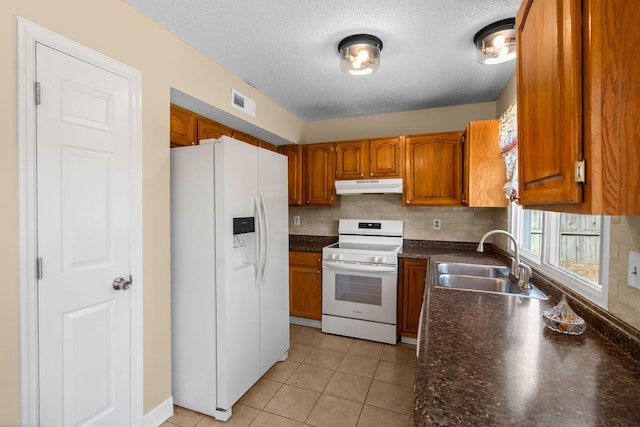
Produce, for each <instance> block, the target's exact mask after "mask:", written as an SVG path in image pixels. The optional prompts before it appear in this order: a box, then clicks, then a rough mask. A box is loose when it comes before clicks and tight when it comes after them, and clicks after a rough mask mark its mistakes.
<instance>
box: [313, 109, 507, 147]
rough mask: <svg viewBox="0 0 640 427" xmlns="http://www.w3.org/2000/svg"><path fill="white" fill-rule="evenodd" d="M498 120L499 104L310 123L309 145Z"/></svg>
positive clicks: (448, 129)
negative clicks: (474, 121) (497, 109)
mask: <svg viewBox="0 0 640 427" xmlns="http://www.w3.org/2000/svg"><path fill="white" fill-rule="evenodd" d="M495 118H496V103H495V102H483V103H479V104H468V105H458V106H454V107H443V108H429V109H425V110H413V111H404V112H400V113H390V114H375V115H371V116H359V117H348V118H345V119H334V120H322V121H318V122H310V123H307V126H306V127H305V138H304V140H305V142H308V143H310V142H324V141H341V140H347V139H360V138H376V137H384V136H396V135H412V134H419V133H430V132H447V131H455V130H464V128H465V127H466V126H467V123H469V122H470V121H472V120H489V119H495Z"/></svg>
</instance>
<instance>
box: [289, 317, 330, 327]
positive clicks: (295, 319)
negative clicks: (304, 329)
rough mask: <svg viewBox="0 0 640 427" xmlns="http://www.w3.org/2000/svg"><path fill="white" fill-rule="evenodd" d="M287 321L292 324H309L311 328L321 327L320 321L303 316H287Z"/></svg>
mask: <svg viewBox="0 0 640 427" xmlns="http://www.w3.org/2000/svg"><path fill="white" fill-rule="evenodd" d="M289 323H291V324H293V325H301V326H310V327H312V328H322V322H321V321H319V320H315V319H306V318H304V317H296V316H289Z"/></svg>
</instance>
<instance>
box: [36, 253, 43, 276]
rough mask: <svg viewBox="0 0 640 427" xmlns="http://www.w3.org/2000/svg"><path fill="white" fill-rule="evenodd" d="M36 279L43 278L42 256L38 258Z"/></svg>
mask: <svg viewBox="0 0 640 427" xmlns="http://www.w3.org/2000/svg"><path fill="white" fill-rule="evenodd" d="M36 280H42V258H38V259H37V260H36Z"/></svg>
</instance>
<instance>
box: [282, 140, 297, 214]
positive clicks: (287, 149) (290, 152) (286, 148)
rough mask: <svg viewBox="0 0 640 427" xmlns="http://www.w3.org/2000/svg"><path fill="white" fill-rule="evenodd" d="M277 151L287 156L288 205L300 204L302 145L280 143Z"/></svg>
mask: <svg viewBox="0 0 640 427" xmlns="http://www.w3.org/2000/svg"><path fill="white" fill-rule="evenodd" d="M278 152H279V153H280V154H284V155H285V156H287V158H288V166H289V169H288V171H289V172H288V173H289V206H302V202H303V198H302V145H298V144H292V145H281V146H279V147H278Z"/></svg>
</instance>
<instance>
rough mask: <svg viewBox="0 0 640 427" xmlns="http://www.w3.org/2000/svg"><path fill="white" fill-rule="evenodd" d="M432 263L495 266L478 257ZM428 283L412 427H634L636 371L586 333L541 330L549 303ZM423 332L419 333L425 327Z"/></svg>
mask: <svg viewBox="0 0 640 427" xmlns="http://www.w3.org/2000/svg"><path fill="white" fill-rule="evenodd" d="M430 259H431V266H433V265H434V264H435V262H438V261H458V262H476V263H478V262H479V263H500V258H497V257H494V256H492V255H491V254H479V253H477V252H466V253H465V252H461V251H460V252H458V253H456V254H449V255H433V256H431V257H430ZM430 282H431V274H429V275H428V276H427V287H426V291H425V297H426V306H425V307H426V309H425V310H424V313H423V318H422V322H423V328H422V334H421V336H420V344H419V345H420V348H419V351H420V357H419V358H418V369H417V378H416V389H415V391H416V394H415V402H414V403H415V404H414V412H413V425H414V426H425V425H455V426H463V425H473V426H502V425H517V426H523V425H524V426H538V425H544V426H560V425H564V426H577V425H599V426H618V425H620V426H629V425H640V404H639V402H640V364H639V363H638V362H637V361H636V360H634V359H633V358H631V357H630V356H629V355H627V354H626V353H624V352H623V351H621V350H620V349H619V348H618V347H616V346H614V345H613V344H612V343H611V342H610V341H608V340H607V339H606V338H605V337H604V336H603V335H601V334H600V333H599V332H597V331H596V330H595V329H594V328H591V327H589V326H588V328H587V331H586V332H585V333H584V334H583V335H580V336H570V335H562V334H558V333H556V332H553V331H551V330H549V329H547V328H545V327H544V324H543V322H542V311H543V310H545V309H547V308H549V307H552V306H553V305H554V304H555V302H554V301H540V300H536V299H527V298H519V297H512V296H503V295H492V294H487V293H479V292H468V291H460V290H451V289H442V288H439V287H432V286H431V283H430ZM424 325H426V327H425V326H424Z"/></svg>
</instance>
